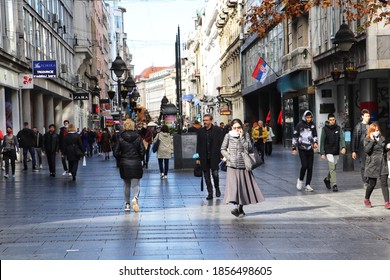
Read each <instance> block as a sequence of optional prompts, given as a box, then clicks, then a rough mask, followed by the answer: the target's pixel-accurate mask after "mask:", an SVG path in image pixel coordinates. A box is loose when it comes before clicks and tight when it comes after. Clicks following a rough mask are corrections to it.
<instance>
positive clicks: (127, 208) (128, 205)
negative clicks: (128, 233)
mask: <svg viewBox="0 0 390 280" xmlns="http://www.w3.org/2000/svg"><path fill="white" fill-rule="evenodd" d="M129 211H130V203H126V206H125V212H129Z"/></svg>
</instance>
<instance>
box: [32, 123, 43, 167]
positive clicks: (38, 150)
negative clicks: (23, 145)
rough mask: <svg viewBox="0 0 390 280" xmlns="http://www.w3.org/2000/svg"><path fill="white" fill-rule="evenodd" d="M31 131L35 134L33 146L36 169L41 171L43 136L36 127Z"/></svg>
mask: <svg viewBox="0 0 390 280" xmlns="http://www.w3.org/2000/svg"><path fill="white" fill-rule="evenodd" d="M33 131H34V133H35V145H34V150H35V154H36V156H37V160H38V165H37V167H38V168H39V169H42V148H43V135H42V133H40V132H39V131H38V128H37V127H35V126H34V127H33Z"/></svg>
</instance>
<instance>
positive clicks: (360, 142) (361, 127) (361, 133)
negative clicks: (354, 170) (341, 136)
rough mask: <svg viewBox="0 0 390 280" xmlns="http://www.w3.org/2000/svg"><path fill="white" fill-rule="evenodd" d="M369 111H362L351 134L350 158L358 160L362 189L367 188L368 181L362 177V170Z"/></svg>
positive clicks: (364, 162) (364, 158) (364, 165)
mask: <svg viewBox="0 0 390 280" xmlns="http://www.w3.org/2000/svg"><path fill="white" fill-rule="evenodd" d="M370 117H371V115H370V111H368V110H367V109H363V110H362V112H361V118H362V121H361V122H359V123H358V124H357V125H356V126H355V128H354V129H353V133H352V143H351V145H352V158H353V159H356V158H359V159H360V173H361V176H362V181H363V187H364V188H367V186H368V179H367V178H366V177H365V176H364V169H365V168H366V153H365V152H364V138H365V137H366V136H367V130H368V127H369V126H370Z"/></svg>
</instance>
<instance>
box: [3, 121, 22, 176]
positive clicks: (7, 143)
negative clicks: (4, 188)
mask: <svg viewBox="0 0 390 280" xmlns="http://www.w3.org/2000/svg"><path fill="white" fill-rule="evenodd" d="M1 152H2V154H3V158H4V161H5V174H4V178H6V179H7V178H8V176H9V175H8V174H9V162H10V161H11V170H12V178H15V160H16V153H18V152H19V143H18V139H17V138H16V136H15V135H13V134H12V128H11V127H7V135H6V136H5V137H4V140H3V144H2V145H1Z"/></svg>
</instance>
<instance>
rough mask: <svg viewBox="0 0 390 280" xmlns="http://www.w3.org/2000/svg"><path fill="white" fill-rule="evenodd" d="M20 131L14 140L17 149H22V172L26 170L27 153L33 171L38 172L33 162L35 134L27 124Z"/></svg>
mask: <svg viewBox="0 0 390 280" xmlns="http://www.w3.org/2000/svg"><path fill="white" fill-rule="evenodd" d="M23 125H24V127H23V129H22V130H20V131H19V132H18V134H17V135H16V138H18V142H19V147H20V148H23V170H27V152H29V153H30V156H31V160H32V167H33V171H38V169H37V166H36V161H35V150H34V146H35V133H34V131H33V130H32V129H31V128H30V127H29V126H30V125H29V123H28V122H25V123H24V124H23Z"/></svg>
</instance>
